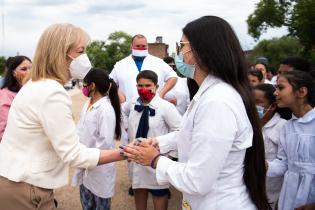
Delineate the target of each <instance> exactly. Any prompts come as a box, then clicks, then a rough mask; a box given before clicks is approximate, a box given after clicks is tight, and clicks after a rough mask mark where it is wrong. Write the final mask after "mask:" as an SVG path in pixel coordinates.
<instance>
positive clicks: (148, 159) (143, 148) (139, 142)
mask: <svg viewBox="0 0 315 210" xmlns="http://www.w3.org/2000/svg"><path fill="white" fill-rule="evenodd" d="M119 148H120V149H121V150H122V152H121V153H120V154H121V155H123V156H125V158H126V159H127V160H128V161H133V162H136V163H138V164H141V165H144V166H150V165H151V163H152V160H153V159H154V158H155V157H156V156H157V155H158V154H160V151H159V147H158V142H157V141H156V139H145V138H141V139H135V140H133V141H132V142H131V143H129V144H128V145H124V146H120V147H119Z"/></svg>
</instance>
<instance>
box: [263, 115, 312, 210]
mask: <svg viewBox="0 0 315 210" xmlns="http://www.w3.org/2000/svg"><path fill="white" fill-rule="evenodd" d="M314 148H315V109H312V110H311V111H309V112H308V113H306V114H305V115H304V116H303V117H300V118H297V117H296V116H294V115H292V119H291V120H289V121H288V122H287V123H286V124H285V125H284V126H283V129H282V130H281V133H280V142H279V146H278V154H277V159H275V160H273V161H268V171H267V176H269V177H278V176H283V175H284V180H283V184H282V188H281V192H280V197H279V202H278V209H279V210H293V209H294V208H297V207H300V206H303V205H305V204H309V203H315V149H314Z"/></svg>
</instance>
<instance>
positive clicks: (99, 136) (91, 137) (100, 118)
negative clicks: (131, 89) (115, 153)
mask: <svg viewBox="0 0 315 210" xmlns="http://www.w3.org/2000/svg"><path fill="white" fill-rule="evenodd" d="M89 103H90V100H88V101H87V102H86V103H85V104H84V106H83V109H82V111H81V115H80V120H79V123H78V125H77V132H78V135H79V137H80V142H81V143H82V144H84V145H86V146H87V147H89V148H99V149H102V150H104V149H108V150H110V149H114V147H115V140H114V136H115V125H116V116H115V111H114V109H113V107H112V105H111V103H110V100H109V98H108V97H107V96H105V97H103V98H101V99H99V100H98V101H96V102H95V103H94V104H93V105H92V106H91V107H90V108H89V110H87V109H88V106H89ZM115 177H116V170H115V163H107V164H104V165H101V166H97V167H95V168H94V169H91V170H82V169H77V170H76V172H75V174H74V176H73V179H72V184H73V185H74V186H78V185H82V184H83V186H84V188H86V189H87V190H88V191H87V190H86V189H84V188H83V187H82V186H81V187H80V192H81V193H80V194H81V202H82V203H83V204H84V203H88V202H87V200H88V198H89V197H91V195H90V192H91V193H92V194H93V195H95V196H97V197H100V198H101V199H99V200H102V198H111V197H113V195H114V189H115ZM87 194H88V196H85V195H87ZM104 202H105V201H104ZM109 202H110V200H109ZM105 203H107V202H105Z"/></svg>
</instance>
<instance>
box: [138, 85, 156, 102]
mask: <svg viewBox="0 0 315 210" xmlns="http://www.w3.org/2000/svg"><path fill="white" fill-rule="evenodd" d="M138 94H139V96H140V98H141V100H142V101H151V100H152V98H153V97H154V96H155V92H153V91H152V89H148V88H139V89H138Z"/></svg>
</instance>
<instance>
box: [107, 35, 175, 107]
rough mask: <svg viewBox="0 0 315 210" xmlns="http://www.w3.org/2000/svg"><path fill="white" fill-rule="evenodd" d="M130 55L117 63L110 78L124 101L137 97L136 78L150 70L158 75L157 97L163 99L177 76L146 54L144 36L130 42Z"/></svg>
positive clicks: (163, 63) (155, 58)
mask: <svg viewBox="0 0 315 210" xmlns="http://www.w3.org/2000/svg"><path fill="white" fill-rule="evenodd" d="M130 47H131V50H132V54H131V55H129V56H128V57H126V58H124V59H122V60H120V61H118V62H117V63H116V64H115V66H114V69H113V70H112V72H111V73H110V75H109V76H110V77H111V78H112V79H113V80H114V81H115V82H116V84H117V85H118V86H119V90H120V92H121V93H122V94H124V96H125V98H126V101H130V100H131V99H132V98H134V97H137V96H138V92H137V87H136V85H137V84H136V77H137V75H138V73H139V72H140V71H142V70H152V71H154V72H155V73H156V74H157V75H158V84H159V86H160V87H161V88H160V89H159V90H158V91H159V95H160V96H161V98H164V96H165V94H166V93H167V92H168V91H169V90H171V89H172V88H173V87H174V86H175V84H176V82H177V75H176V73H175V72H174V71H173V69H172V68H171V67H170V66H168V65H167V64H166V63H165V62H164V61H163V60H162V59H160V58H158V57H155V56H153V55H150V54H149V53H148V43H147V39H146V37H145V36H143V35H141V34H137V35H135V36H134V37H133V38H132V42H131V46H130Z"/></svg>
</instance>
